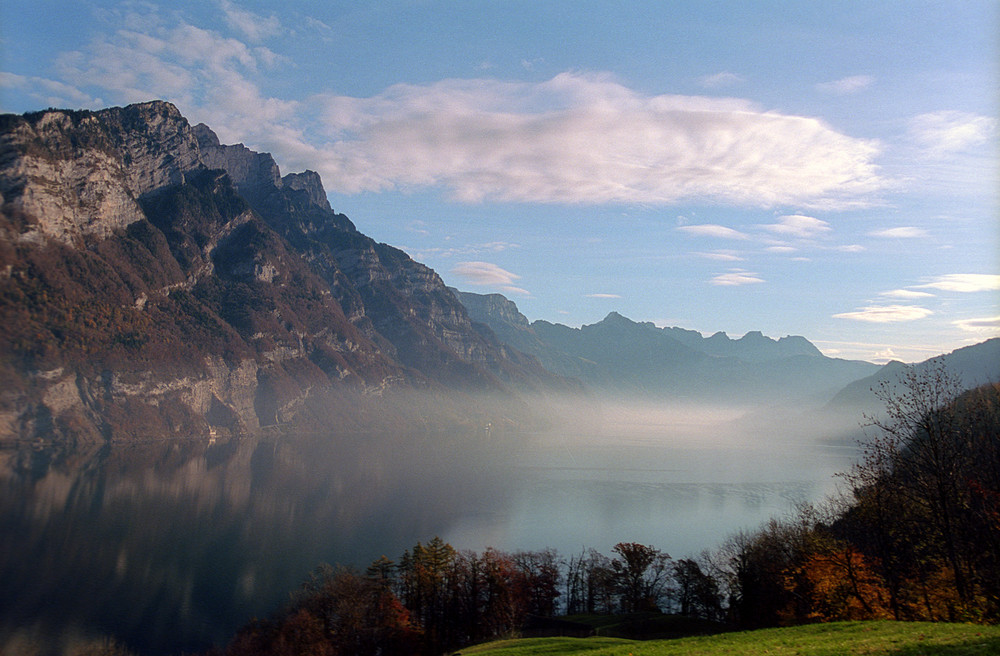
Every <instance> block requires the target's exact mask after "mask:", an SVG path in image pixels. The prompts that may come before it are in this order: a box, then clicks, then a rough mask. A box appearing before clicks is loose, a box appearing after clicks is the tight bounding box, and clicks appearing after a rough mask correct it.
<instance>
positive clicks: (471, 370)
mask: <svg viewBox="0 0 1000 656" xmlns="http://www.w3.org/2000/svg"><path fill="white" fill-rule="evenodd" d="M0 195H2V214H0V319H2V322H3V325H4V327H5V331H4V334H3V335H2V336H0V352H2V355H3V357H2V360H0V377H2V379H3V381H4V383H5V384H4V385H3V388H4V389H3V392H2V393H0V440H2V439H8V440H9V439H28V438H36V437H42V438H55V439H84V440H108V439H111V440H115V439H134V438H140V437H152V436H164V435H202V434H218V433H220V432H228V433H234V434H236V433H254V432H258V431H259V430H261V429H262V428H268V427H280V426H288V425H292V426H295V425H312V424H320V425H329V423H330V422H331V421H333V422H339V423H344V424H348V425H349V424H364V422H365V421H367V420H368V419H367V418H366V416H364V413H361V412H359V411H358V409H357V408H358V407H360V406H366V405H367V404H369V402H370V401H371V397H372V396H376V397H378V396H380V395H383V394H385V393H386V392H387V391H390V390H413V389H420V390H425V391H429V392H430V393H432V394H443V393H444V392H445V390H447V389H450V388H461V389H462V390H464V392H469V391H473V392H475V391H506V390H507V389H508V387H509V386H510V384H511V383H517V384H519V385H521V384H523V385H527V386H529V387H532V388H534V389H537V388H539V387H546V386H553V385H555V386H559V385H564V384H565V383H564V381H562V380H561V379H559V378H557V377H555V376H553V375H551V374H549V373H548V372H546V371H545V370H544V369H542V368H541V366H539V365H538V363H537V361H535V360H534V359H532V358H529V357H527V356H523V355H522V354H520V353H514V352H513V349H510V348H508V347H505V346H503V345H501V344H500V343H499V342H498V341H497V340H496V338H495V337H494V336H493V335H492V333H490V331H489V330H484V329H482V327H479V329H477V328H475V327H474V326H473V325H472V323H471V322H470V321H469V318H468V315H467V314H466V312H465V309H464V308H463V307H462V305H461V304H460V303H459V302H458V300H457V299H456V298H455V297H454V295H453V294H452V293H451V292H450V291H448V290H447V288H446V287H445V286H444V284H443V283H442V281H441V279H440V277H439V276H438V275H437V274H436V273H435V272H434V271H432V270H431V269H429V268H427V267H426V266H423V265H421V264H419V263H417V262H414V261H413V260H412V259H411V258H410V257H409V256H407V255H406V254H405V253H403V252H402V251H400V250H398V249H395V248H392V247H390V246H387V245H384V244H377V243H375V242H374V241H373V240H371V239H370V238H368V237H366V236H365V235H363V234H362V233H360V232H359V231H358V230H357V229H356V228H355V226H354V224H353V223H351V221H350V220H349V219H348V218H347V217H345V216H343V215H342V214H337V213H335V212H334V211H333V210H332V209H331V208H330V205H329V202H328V201H327V199H326V193H325V191H324V190H323V186H322V183H321V181H320V178H319V175H318V174H316V173H314V172H312V171H305V172H303V173H290V174H287V175H285V176H284V177H282V175H281V173H280V171H279V169H278V166H277V165H276V164H275V162H274V159H273V158H272V157H271V156H270V155H268V154H265V153H256V152H254V151H252V150H250V149H248V148H246V147H245V146H243V145H235V146H226V145H222V144H220V143H219V140H218V138H217V137H216V136H215V134H214V133H213V132H212V131H211V130H210V129H209V128H208V127H207V126H204V125H199V126H195V127H192V126H190V125H189V123H188V122H187V120H186V119H185V118H184V117H183V116H181V114H180V113H179V112H178V111H177V109H176V108H175V107H174V106H172V105H170V104H169V103H164V102H150V103H143V104H139V105H130V106H128V107H123V108H112V109H107V110H102V111H97V112H90V111H78V112H75V111H61V110H49V111H45V112H37V113H32V114H26V115H23V116H14V115H4V116H0ZM331 395H332V396H331ZM365 399H367V401H366V400H365Z"/></svg>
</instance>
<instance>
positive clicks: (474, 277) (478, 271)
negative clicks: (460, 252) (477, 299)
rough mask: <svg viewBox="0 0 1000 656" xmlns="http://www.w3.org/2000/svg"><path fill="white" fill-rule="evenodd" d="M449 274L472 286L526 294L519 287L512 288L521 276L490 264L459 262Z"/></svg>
mask: <svg viewBox="0 0 1000 656" xmlns="http://www.w3.org/2000/svg"><path fill="white" fill-rule="evenodd" d="M451 272H452V273H453V274H455V275H456V276H458V277H460V278H463V279H464V280H465V281H466V282H468V283H471V284H473V285H490V286H499V287H502V288H503V289H505V290H508V291H510V290H514V291H516V293H520V294H527V293H528V292H527V291H525V290H523V289H521V288H520V287H514V286H513V284H514V281H515V280H519V279H520V278H521V276H519V275H517V274H516V273H511V272H510V271H507V270H506V269H501V268H500V267H498V266H497V265H495V264H492V263H490V262H459V263H457V264H456V265H455V267H454V268H453V269H452V270H451Z"/></svg>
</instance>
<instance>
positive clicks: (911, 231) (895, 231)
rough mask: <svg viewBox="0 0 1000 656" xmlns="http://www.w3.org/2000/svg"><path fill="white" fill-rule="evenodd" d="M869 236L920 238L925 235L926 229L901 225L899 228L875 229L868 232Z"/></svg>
mask: <svg viewBox="0 0 1000 656" xmlns="http://www.w3.org/2000/svg"><path fill="white" fill-rule="evenodd" d="M868 235H869V236H870V237H885V238H888V239H920V238H923V237H926V236H927V231H926V230H924V229H923V228H914V227H913V226H903V227H899V228H887V229H886V230H875V231H873V232H869V233H868Z"/></svg>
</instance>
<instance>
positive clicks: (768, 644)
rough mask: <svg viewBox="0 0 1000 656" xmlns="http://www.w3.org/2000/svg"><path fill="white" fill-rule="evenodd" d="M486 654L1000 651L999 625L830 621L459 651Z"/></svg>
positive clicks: (928, 654) (927, 655)
mask: <svg viewBox="0 0 1000 656" xmlns="http://www.w3.org/2000/svg"><path fill="white" fill-rule="evenodd" d="M461 654H462V655H463V656H465V655H467V654H485V655H487V656H542V655H549V654H560V655H572V654H588V655H591V656H599V655H600V656H682V655H683V656H723V655H724V656H757V655H758V654H768V655H771V656H774V655H777V656H792V655H795V656H851V655H862V654H864V655H865V656H872V655H884V656H973V655H976V656H985V655H989V654H997V655H1000V626H979V625H971V624H945V623H930V622H835V623H831V624H811V625H807V626H798V627H791V628H782V629H762V630H759V631H742V632H737V633H724V634H719V635H714V636H703V637H693V638H681V639H677V640H649V641H636V640H625V639H622V638H604V637H595V638H528V639H524V640H503V641H499V642H491V643H487V644H483V645H477V646H475V647H470V648H468V649H463V650H462V651H461Z"/></svg>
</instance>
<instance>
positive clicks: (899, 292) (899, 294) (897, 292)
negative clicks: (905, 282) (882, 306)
mask: <svg viewBox="0 0 1000 656" xmlns="http://www.w3.org/2000/svg"><path fill="white" fill-rule="evenodd" d="M878 295H879V296H888V297H890V298H934V294H931V293H928V292H918V291H914V290H912V289H892V290H890V291H887V292H879V294H878Z"/></svg>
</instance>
